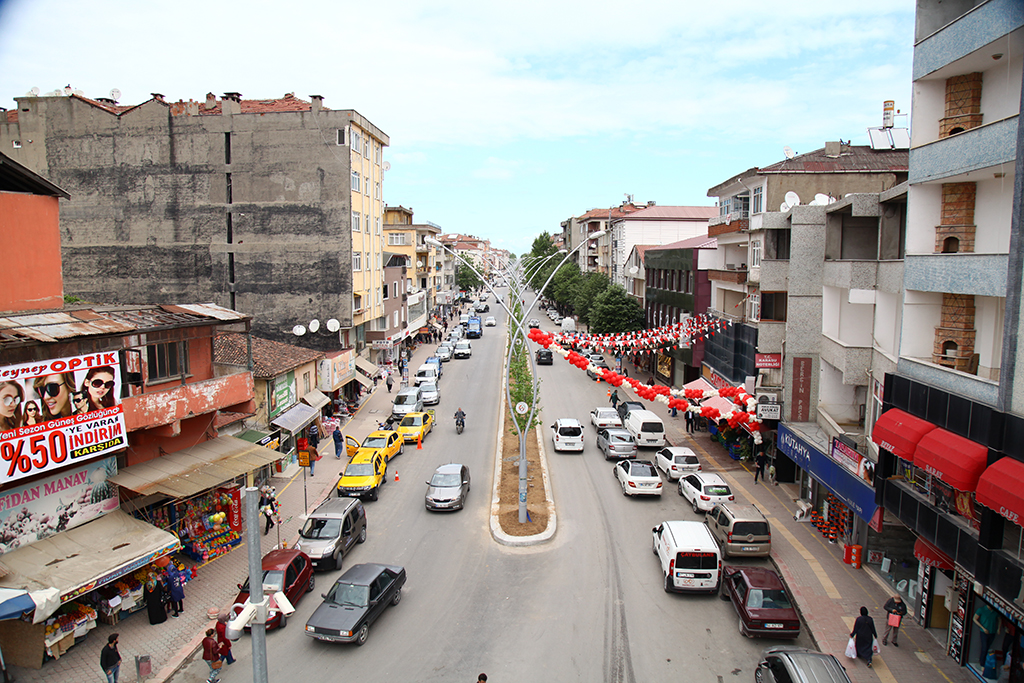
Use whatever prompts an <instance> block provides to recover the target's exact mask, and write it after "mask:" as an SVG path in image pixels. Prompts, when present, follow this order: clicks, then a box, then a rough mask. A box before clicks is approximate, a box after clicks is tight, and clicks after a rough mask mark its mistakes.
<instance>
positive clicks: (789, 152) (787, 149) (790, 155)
mask: <svg viewBox="0 0 1024 683" xmlns="http://www.w3.org/2000/svg"><path fill="white" fill-rule="evenodd" d="M782 153H783V154H785V155H786V158H787V159H792V158H793V157H795V156H796V152H794V151H793V148H792V147H790V146H789V145H786V146H785V147H783V148H782Z"/></svg>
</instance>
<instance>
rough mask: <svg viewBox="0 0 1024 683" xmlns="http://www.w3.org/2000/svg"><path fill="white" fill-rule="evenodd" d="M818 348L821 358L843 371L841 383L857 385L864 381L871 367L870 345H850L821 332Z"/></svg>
mask: <svg viewBox="0 0 1024 683" xmlns="http://www.w3.org/2000/svg"><path fill="white" fill-rule="evenodd" d="M818 348H819V353H820V355H821V359H822V360H823V361H826V362H827V363H828V364H829V365H831V366H832V367H834V368H835V369H836V370H838V371H839V372H841V373H843V384H845V385H848V386H859V385H862V384H864V383H865V377H867V372H868V370H870V369H871V347H870V346H852V345H850V344H845V343H843V342H842V341H840V340H838V339H833V338H832V337H828V336H826V335H824V334H823V335H821V345H820V346H819V347H818Z"/></svg>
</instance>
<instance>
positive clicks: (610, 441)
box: [597, 427, 661, 481]
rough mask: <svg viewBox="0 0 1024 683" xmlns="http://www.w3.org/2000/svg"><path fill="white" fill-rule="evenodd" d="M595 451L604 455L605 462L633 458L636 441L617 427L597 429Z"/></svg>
mask: <svg viewBox="0 0 1024 683" xmlns="http://www.w3.org/2000/svg"><path fill="white" fill-rule="evenodd" d="M597 450H599V451H601V452H602V453H604V459H605V460H618V459H623V458H635V457H636V441H634V440H633V437H632V435H630V433H629V432H627V431H626V430H625V429H622V428H619V427H612V428H610V429H598V430H597ZM658 481H661V480H660V479H659V480H658Z"/></svg>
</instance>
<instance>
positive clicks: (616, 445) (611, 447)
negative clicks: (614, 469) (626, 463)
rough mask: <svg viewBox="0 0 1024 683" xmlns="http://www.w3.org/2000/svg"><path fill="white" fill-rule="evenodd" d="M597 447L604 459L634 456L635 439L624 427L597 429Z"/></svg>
mask: <svg viewBox="0 0 1024 683" xmlns="http://www.w3.org/2000/svg"><path fill="white" fill-rule="evenodd" d="M597 449H598V450H599V451H601V452H602V453H604V459H605V460H621V459H625V458H635V457H636V441H635V440H634V439H633V435H632V434H630V433H629V432H627V431H626V430H625V429H617V428H613V429H598V430H597Z"/></svg>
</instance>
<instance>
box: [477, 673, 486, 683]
mask: <svg viewBox="0 0 1024 683" xmlns="http://www.w3.org/2000/svg"><path fill="white" fill-rule="evenodd" d="M476 683H487V674H480V675H479V676H477V677H476Z"/></svg>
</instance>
